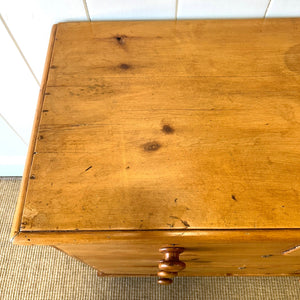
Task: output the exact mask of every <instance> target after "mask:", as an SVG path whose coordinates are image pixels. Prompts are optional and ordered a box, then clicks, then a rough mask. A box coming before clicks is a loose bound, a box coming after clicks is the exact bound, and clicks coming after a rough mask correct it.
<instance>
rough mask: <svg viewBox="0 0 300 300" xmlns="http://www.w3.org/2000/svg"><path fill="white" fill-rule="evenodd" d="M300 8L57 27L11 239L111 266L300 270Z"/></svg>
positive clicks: (127, 270)
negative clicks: (278, 15)
mask: <svg viewBox="0 0 300 300" xmlns="http://www.w3.org/2000/svg"><path fill="white" fill-rule="evenodd" d="M299 30H300V20H299V19H268V20H222V21H220V20H210V21H177V22H175V21H151V22H91V23H61V24H58V25H54V27H53V30H52V34H51V39H50V44H49V50H48V55H47V59H46V64H45V72H44V76H43V81H42V87H41V91H40V96H39V101H38V107H37V113H36V118H35V123H34V128H33V132H32V138H31V142H30V146H29V150H28V158H27V161H26V166H25V170H24V176H23V180H22V186H21V190H20V196H19V200H18V205H17V209H16V214H15V219H14V224H13V228H12V234H11V237H12V239H13V242H14V243H16V244H23V245H33V244H35V245H52V246H55V247H56V248H58V249H60V250H62V251H64V252H66V253H67V254H69V255H71V256H74V257H76V258H78V259H80V260H82V261H83V262H85V263H87V264H89V265H91V266H93V267H94V268H96V269H97V270H98V271H99V272H100V274H102V275H103V274H105V275H107V274H116V275H134V274H136V275H155V274H156V273H157V271H159V270H158V264H159V261H160V260H161V259H162V257H163V256H162V254H161V253H159V249H161V248H162V247H172V246H175V247H183V248H184V252H183V253H181V254H180V260H181V261H183V262H184V263H185V264H186V268H185V269H184V270H182V271H180V272H179V273H178V275H179V276H194V275H226V274H227V275H267V274H272V275H299V274H300V247H299V245H300V201H299V192H300V180H299V179H300V122H299V118H300V101H299V100H300V35H299Z"/></svg>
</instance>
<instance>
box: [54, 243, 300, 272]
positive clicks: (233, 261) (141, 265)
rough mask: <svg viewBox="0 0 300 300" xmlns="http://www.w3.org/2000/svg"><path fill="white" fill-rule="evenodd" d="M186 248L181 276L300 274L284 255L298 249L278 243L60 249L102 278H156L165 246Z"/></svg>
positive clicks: (298, 263)
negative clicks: (150, 276)
mask: <svg viewBox="0 0 300 300" xmlns="http://www.w3.org/2000/svg"><path fill="white" fill-rule="evenodd" d="M166 246H169V247H174V246H175V247H179V246H180V247H183V248H184V251H183V253H181V254H180V260H181V261H183V262H184V263H185V264H186V268H185V269H184V270H182V271H180V272H179V273H178V275H179V276H230V275H299V274H300V259H299V256H297V255H288V254H285V250H287V249H291V248H293V247H295V246H294V245H292V244H291V243H287V242H285V243H279V242H259V243H258V242H257V243H256V242H232V243H224V241H221V242H210V243H205V244H201V243H200V242H195V241H189V240H188V239H187V240H186V241H185V242H183V243H182V244H176V245H174V244H163V243H161V242H155V241H154V242H153V243H151V244H146V243H142V242H138V241H136V242H135V243H134V244H133V243H132V244H131V243H130V242H129V241H112V242H105V243H99V244H85V245H59V246H58V247H57V248H58V249H60V250H62V251H63V252H65V253H67V254H68V255H70V256H73V257H75V258H77V259H79V260H81V261H83V262H84V263H86V264H88V265H90V266H92V267H93V268H95V269H97V270H98V271H99V272H100V274H102V275H124V276H125V275H145V276H146V275H154V276H155V275H156V274H157V272H158V271H159V269H158V265H159V263H160V261H161V260H162V259H163V254H162V253H160V252H159V249H160V248H162V247H166Z"/></svg>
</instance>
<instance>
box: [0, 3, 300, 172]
mask: <svg viewBox="0 0 300 300" xmlns="http://www.w3.org/2000/svg"><path fill="white" fill-rule="evenodd" d="M0 14H1V15H0V176H20V175H22V172H23V167H24V163H25V157H26V151H27V147H28V142H29V138H30V133H31V127H32V123H33V117H34V112H35V106H36V102H37V98H38V92H39V84H40V82H41V78H42V72H43V67H44V60H45V57H46V51H47V46H48V40H49V36H50V31H51V27H52V24H55V23H58V22H62V21H74V20H80V21H90V20H92V21H96V20H150V19H170V20H171V19H176V18H177V19H200V18H201V19H203V18H205V19H211V18H269V17H289V16H291V17H296V16H300V0H110V1H107V0H26V1H25V0H1V1H0Z"/></svg>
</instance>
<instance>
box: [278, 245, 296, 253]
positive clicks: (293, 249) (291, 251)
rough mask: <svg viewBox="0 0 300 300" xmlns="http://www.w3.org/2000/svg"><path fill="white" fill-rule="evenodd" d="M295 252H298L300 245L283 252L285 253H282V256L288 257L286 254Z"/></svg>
mask: <svg viewBox="0 0 300 300" xmlns="http://www.w3.org/2000/svg"><path fill="white" fill-rule="evenodd" d="M296 250H300V245H297V246H295V247H293V248H291V249H288V250H285V251H283V252H282V254H283V255H288V254H291V253H293V252H294V251H296Z"/></svg>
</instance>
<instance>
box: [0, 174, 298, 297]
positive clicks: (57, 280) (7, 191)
mask: <svg viewBox="0 0 300 300" xmlns="http://www.w3.org/2000/svg"><path fill="white" fill-rule="evenodd" d="M19 187H20V178H16V177H15V178H14V177H11V178H0V201H1V202H0V230H1V231H0V299H1V300H6V299H9V300H10V299H13V300H15V299H22V300H27V299H43V300H46V299H49V300H55V299H59V300H62V299H72V300H73V299H74V300H75V299H118V300H121V299H129V300H130V299H137V300H140V299H213V300H219V299H221V300H223V299H243V300H248V299H253V300H254V299H264V300H267V299H272V300H274V299H282V300H286V299H300V282H299V277H194V278H192V277H190V278H176V280H175V282H174V284H173V285H171V286H167V287H163V286H158V285H157V283H156V279H155V278H147V277H139V278H137V277H127V278H98V277H97V276H96V272H95V271H94V270H93V269H91V268H90V267H88V266H86V265H84V264H83V263H81V262H79V261H76V260H75V259H73V258H71V257H69V256H67V255H65V254H63V253H61V252H59V251H57V250H56V249H54V248H51V247H45V246H32V247H27V246H13V245H12V244H11V243H10V242H9V232H10V228H11V223H12V218H13V214H14V209H15V205H16V201H17V195H18V191H19Z"/></svg>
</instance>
